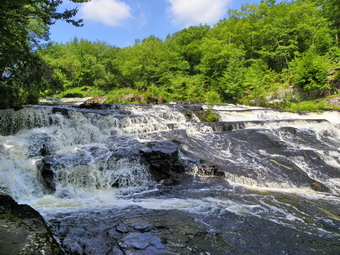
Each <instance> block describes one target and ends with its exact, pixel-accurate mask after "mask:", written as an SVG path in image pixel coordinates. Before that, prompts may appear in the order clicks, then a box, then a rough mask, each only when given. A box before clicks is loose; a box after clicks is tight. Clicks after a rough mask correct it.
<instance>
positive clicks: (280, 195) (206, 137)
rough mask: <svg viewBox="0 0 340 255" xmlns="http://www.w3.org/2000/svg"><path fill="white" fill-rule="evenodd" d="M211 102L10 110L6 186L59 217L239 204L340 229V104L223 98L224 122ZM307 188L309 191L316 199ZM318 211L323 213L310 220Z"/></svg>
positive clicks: (0, 171)
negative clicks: (257, 103)
mask: <svg viewBox="0 0 340 255" xmlns="http://www.w3.org/2000/svg"><path fill="white" fill-rule="evenodd" d="M208 107H209V108H211V106H207V105H198V106H197V105H192V106H190V105H154V106H150V105H124V104H103V105H97V106H95V107H94V106H93V107H81V106H80V107H74V106H25V107H23V108H21V109H16V110H14V109H8V110H1V111H0V161H1V164H0V191H1V192H3V193H6V194H8V195H10V196H12V197H13V198H14V199H15V200H17V201H18V202H19V203H27V204H29V205H31V206H32V207H34V208H36V209H37V210H38V211H39V212H41V213H42V214H43V215H44V217H45V218H46V219H48V220H49V221H50V224H51V225H52V226H56V225H55V224H57V223H55V222H54V221H55V220H56V219H62V218H63V217H64V216H61V215H63V214H64V213H72V215H78V214H79V213H81V212H84V211H91V210H109V209H110V210H111V209H112V208H116V209H115V210H125V209H124V208H144V209H145V210H156V211H157V210H160V211H163V210H167V211H173V210H176V211H181V212H186V213H190V214H194V215H201V216H200V217H206V216H209V215H220V216H219V217H222V216H223V215H225V213H232V214H233V215H238V216H237V217H257V218H259V219H265V220H269V221H271V222H273V223H275V224H279V225H281V226H289V227H291V228H293V229H297V230H299V231H300V230H301V231H305V229H306V228H308V229H309V230H308V231H314V230H313V229H322V230H323V231H326V232H327V233H331V235H336V234H335V232H336V231H335V232H334V231H333V230H330V229H331V228H332V227H331V226H333V225H332V224H336V223H335V222H337V221H336V220H335V219H336V216H334V215H336V213H337V212H336V209H335V208H336V207H337V206H338V205H339V204H340V198H339V195H340V167H339V162H340V149H339V148H340V140H339V138H340V133H339V130H340V129H339V127H340V113H339V112H338V111H328V112H323V113H321V112H320V113H318V112H316V113H296V112H280V111H274V110H271V109H267V108H256V107H246V106H235V105H226V104H217V105H215V106H214V107H213V108H212V109H213V111H214V112H215V113H217V114H218V115H219V116H220V122H216V123H206V122H202V121H200V120H199V118H198V117H197V116H196V114H195V113H197V109H200V110H204V109H208ZM157 146H158V147H157ZM287 194H289V195H287ZM295 200H297V201H299V202H298V203H305V202H302V201H307V202H306V203H307V205H305V209H304V208H301V207H300V206H298V205H297V204H298V203H297V202H296V203H295V202H294V201H295ZM315 201H318V202H315ZM314 203H316V204H317V205H316V207H317V208H319V207H320V208H324V209H322V210H326V211H327V210H328V214H327V213H326V212H325V211H322V210H321V211H320V210H319V209H318V210H319V211H317V212H315V213H316V214H317V215H318V216H313V215H311V214H312V213H310V212H308V211H306V210H313V211H315V210H316V209H315V208H314V207H313V206H315V205H314ZM332 206H334V208H333V207H332ZM311 208H314V209H311ZM327 208H328V209H327ZM329 208H331V209H329ZM205 215H206V216H205ZM307 215H308V217H311V218H313V217H314V218H313V220H311V221H313V222H314V223H313V224H311V225H310V226H308V227H306V225H305V223H304V222H305V221H307V219H306V218H307ZM333 216H334V217H335V218H334V217H333ZM70 217H71V216H70ZM72 217H73V216H72ZM72 217H71V218H72ZM223 217H224V216H223ZM321 218H327V220H328V223H327V224H328V225H327V224H326V223H325V222H322V223H321V222H320V219H321ZM59 221H60V222H63V221H62V220H58V222H59ZM65 222H67V221H65ZM58 224H59V223H58ZM58 224H57V225H58ZM65 224H66V223H65ZM325 224H326V225H327V226H326V225H325ZM210 227H211V226H210ZM217 229H218V227H217ZM54 231H56V232H55V234H56V235H59V234H58V233H59V231H61V230H60V229H59V228H58V230H57V229H56V230H54ZM216 231H217V230H216ZM119 233H120V232H119ZM70 238H71V239H72V238H73V237H70ZM71 239H70V240H71ZM65 242H66V241H65ZM71 243H72V242H71ZM65 245H66V246H67V245H68V244H66V243H65ZM70 245H71V244H70ZM66 246H65V247H66ZM67 247H68V246H67ZM67 249H68V248H67ZM75 249H76V248H75ZM77 249H78V248H77ZM77 249H76V250H77ZM79 249H80V248H79ZM71 250H72V249H71V248H70V251H71ZM77 252H80V250H77Z"/></svg>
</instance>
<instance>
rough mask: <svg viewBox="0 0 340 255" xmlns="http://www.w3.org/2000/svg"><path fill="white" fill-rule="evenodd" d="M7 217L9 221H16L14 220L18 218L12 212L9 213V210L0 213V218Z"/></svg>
mask: <svg viewBox="0 0 340 255" xmlns="http://www.w3.org/2000/svg"><path fill="white" fill-rule="evenodd" d="M1 218H2V219H8V220H10V221H13V222H16V221H19V220H20V218H19V217H17V216H15V215H14V214H12V213H10V212H7V213H3V214H0V219H1Z"/></svg>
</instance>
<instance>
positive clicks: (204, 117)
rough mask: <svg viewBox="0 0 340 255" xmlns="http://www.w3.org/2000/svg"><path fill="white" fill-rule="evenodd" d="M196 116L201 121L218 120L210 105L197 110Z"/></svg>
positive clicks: (218, 117)
mask: <svg viewBox="0 0 340 255" xmlns="http://www.w3.org/2000/svg"><path fill="white" fill-rule="evenodd" d="M198 118H199V119H200V120H201V121H203V122H218V121H219V120H220V116H219V115H218V114H216V113H215V112H214V111H213V109H212V106H210V107H209V108H208V109H207V110H202V111H199V112H198Z"/></svg>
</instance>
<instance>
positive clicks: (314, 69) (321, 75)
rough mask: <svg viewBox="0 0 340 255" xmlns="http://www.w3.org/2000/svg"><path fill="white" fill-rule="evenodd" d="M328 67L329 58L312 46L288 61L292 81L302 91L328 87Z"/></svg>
mask: <svg viewBox="0 0 340 255" xmlns="http://www.w3.org/2000/svg"><path fill="white" fill-rule="evenodd" d="M328 68H329V59H328V58H326V57H324V56H320V55H319V54H318V53H317V52H316V50H315V48H314V47H312V48H310V49H309V50H308V51H306V52H305V53H303V54H302V56H301V58H296V59H294V60H293V61H292V62H291V63H290V70H291V72H292V75H293V79H294V82H295V84H296V85H298V86H299V87H301V88H302V89H303V90H304V91H310V90H316V89H317V90H323V89H329V88H330V87H329V84H328V83H327V76H328Z"/></svg>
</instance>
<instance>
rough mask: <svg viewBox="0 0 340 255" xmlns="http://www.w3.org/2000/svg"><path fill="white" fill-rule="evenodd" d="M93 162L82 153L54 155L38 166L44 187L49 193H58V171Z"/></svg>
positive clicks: (45, 158) (44, 159) (88, 156)
mask: <svg viewBox="0 0 340 255" xmlns="http://www.w3.org/2000/svg"><path fill="white" fill-rule="evenodd" d="M91 161H92V158H91V156H90V155H88V154H86V153H82V152H77V153H73V154H70V155H53V156H47V157H44V158H43V159H42V160H41V161H40V162H39V163H38V164H37V166H38V169H39V170H40V174H41V176H42V179H43V180H44V185H45V187H46V188H47V190H48V191H49V192H52V193H53V192H55V191H56V181H57V180H56V176H57V174H58V173H57V171H58V170H59V169H60V168H63V167H74V166H79V165H87V164H89V163H90V162H91Z"/></svg>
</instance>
